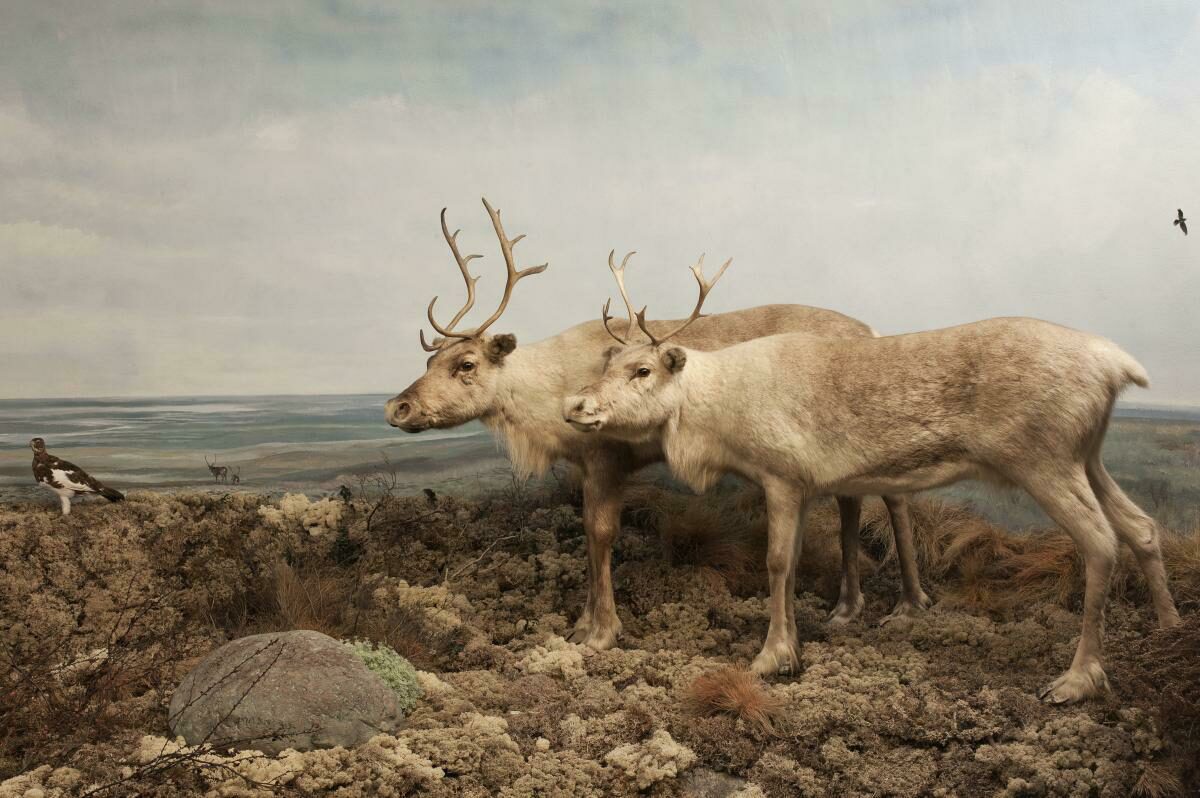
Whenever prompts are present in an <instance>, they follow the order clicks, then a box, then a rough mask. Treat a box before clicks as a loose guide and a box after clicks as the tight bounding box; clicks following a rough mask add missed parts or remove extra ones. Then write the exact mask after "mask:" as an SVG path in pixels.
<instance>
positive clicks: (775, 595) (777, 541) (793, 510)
mask: <svg viewBox="0 0 1200 798" xmlns="http://www.w3.org/2000/svg"><path fill="white" fill-rule="evenodd" d="M763 489H764V490H765V491H766V497H767V574H768V577H769V579H770V586H771V599H770V608H771V625H770V627H769V628H768V629H767V639H766V642H765V643H763V647H762V651H760V652H759V653H758V656H756V657H755V658H754V662H752V663H751V664H750V670H752V671H754V672H755V673H757V674H759V675H760V676H765V675H767V674H770V673H784V674H787V673H796V672H797V671H799V669H800V635H799V633H798V632H797V631H796V616H795V611H794V601H793V600H792V598H791V597H789V596H788V592H789V590H794V589H795V572H796V561H797V560H798V559H799V556H800V549H801V546H802V544H803V540H804V538H803V531H802V530H801V529H800V523H801V519H802V518H803V517H804V514H805V511H806V510H807V505H808V502H807V500H806V497H805V495H804V494H803V493H802V492H800V491H799V490H798V489H797V488H796V487H794V486H792V485H789V484H788V483H786V482H784V481H782V480H774V479H772V480H764V482H763Z"/></svg>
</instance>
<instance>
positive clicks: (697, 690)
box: [685, 668, 784, 734]
mask: <svg viewBox="0 0 1200 798" xmlns="http://www.w3.org/2000/svg"><path fill="white" fill-rule="evenodd" d="M685 702H686V704H687V707H688V709H690V710H691V711H692V712H695V713H696V714H698V715H703V716H709V715H718V714H727V715H733V716H736V717H739V718H742V719H743V720H745V721H746V722H748V723H752V724H754V725H755V726H757V727H758V728H759V729H761V730H762V731H763V732H764V733H766V734H774V733H775V720H776V718H777V717H778V714H779V712H780V710H782V709H783V705H784V702H783V701H782V700H780V699H778V698H776V697H775V696H773V695H771V694H770V693H768V692H767V690H766V687H765V686H764V685H763V682H762V680H761V679H759V678H758V677H757V676H755V675H754V674H752V673H750V672H749V671H745V670H740V669H738V668H721V669H720V670H716V671H712V672H711V673H705V674H703V675H701V676H699V677H698V678H697V679H696V680H695V681H694V682H692V683H691V685H689V686H688V689H687V694H686V696H685Z"/></svg>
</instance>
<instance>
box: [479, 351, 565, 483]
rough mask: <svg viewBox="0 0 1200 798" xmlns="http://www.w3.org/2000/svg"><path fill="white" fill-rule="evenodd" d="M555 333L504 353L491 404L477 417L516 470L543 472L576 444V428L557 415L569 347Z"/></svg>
mask: <svg viewBox="0 0 1200 798" xmlns="http://www.w3.org/2000/svg"><path fill="white" fill-rule="evenodd" d="M558 337H561V336H558ZM558 337H556V338H550V339H547V340H545V341H540V342H538V343H536V344H533V345H531V346H527V347H517V348H516V349H515V350H514V351H513V352H512V354H510V355H509V356H508V357H507V358H505V360H504V367H503V368H502V369H501V370H500V377H499V384H498V385H497V388H496V401H495V404H494V405H493V406H492V409H491V411H490V412H488V413H486V414H485V415H484V416H483V417H482V418H481V420H482V421H483V423H484V424H485V425H486V426H487V427H488V428H489V429H491V430H492V432H494V433H495V434H496V435H497V436H498V437H499V438H500V439H501V440H503V442H504V446H505V448H506V449H507V450H508V456H509V458H510V459H511V460H512V464H513V468H514V469H515V470H516V471H517V473H518V474H519V475H521V476H531V475H539V474H544V473H546V471H547V470H549V468H550V466H551V465H553V464H554V462H555V461H556V460H559V459H561V458H563V457H567V456H569V455H570V454H571V453H572V451H573V450H574V449H575V448H576V446H575V445H574V444H573V441H572V438H573V437H575V436H578V434H579V433H576V432H574V431H573V430H572V429H571V428H570V427H569V426H568V425H567V424H566V423H565V422H564V421H563V418H562V400H563V397H564V396H565V395H566V393H567V391H568V382H569V379H568V375H569V373H570V369H569V368H568V366H567V363H568V359H569V358H568V356H569V354H570V351H569V349H568V348H566V347H563V346H562V345H561V344H560V342H559V341H558V340H557V339H558ZM575 357H576V358H578V357H579V353H578V352H576V353H575Z"/></svg>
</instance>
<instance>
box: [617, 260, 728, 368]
mask: <svg viewBox="0 0 1200 798" xmlns="http://www.w3.org/2000/svg"><path fill="white" fill-rule="evenodd" d="M731 263H733V258H730V259H729V260H727V261H725V263H723V264H722V265H721V268H720V269H719V270H718V271H717V274H716V276H715V277H713V278H712V280H711V281H709V280H706V279H704V255H701V256H700V260H698V261H696V265H695V266H693V267H692V274H694V275H695V276H696V282H697V283H699V284H700V297H699V298H698V299H697V300H696V307H695V308H693V309H692V315H691V316H689V317H688V320H687V321H685V322H684V323H683V324H681V325H679V326H678V327H676V328H675V329H674V330H671V332H669V333H667V334H666V335H664V336H663V337H661V338H655V337H654V336H653V335H651V333H650V330H648V329H647V328H646V309H645V308H642V309H641V310H639V311H638V312H637V323H638V326H639V327H641V328H642V332H644V333H645V334H646V337H647V338H649V339H650V343H652V344H653V345H654V346H659V345H660V344H662V343H664V342H666V341H667V339H669V338H673V337H675V336H676V335H679V333H681V332H683V331H684V330H686V329H687V327H688V325H689V324H691V323H692V322H694V321H695V320H696V319H698V318H700V308H701V306H702V305H704V300H705V299H706V298H707V297H708V292H709V291H711V290H712V287H713V286H714V285H716V284H717V280H720V279H721V275H722V274H724V273H725V270H726V269H728V268H729V264H731Z"/></svg>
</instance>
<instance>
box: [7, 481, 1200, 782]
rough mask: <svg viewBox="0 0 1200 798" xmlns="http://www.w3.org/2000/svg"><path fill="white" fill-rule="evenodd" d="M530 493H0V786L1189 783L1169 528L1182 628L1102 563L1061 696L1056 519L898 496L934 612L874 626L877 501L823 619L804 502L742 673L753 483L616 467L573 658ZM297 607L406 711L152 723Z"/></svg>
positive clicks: (1062, 578) (1194, 655) (751, 610)
mask: <svg viewBox="0 0 1200 798" xmlns="http://www.w3.org/2000/svg"><path fill="white" fill-rule="evenodd" d="M523 490H524V491H525V493H523V494H522V496H521V502H520V503H519V504H517V503H514V502H513V501H512V500H511V499H512V497H511V496H497V497H494V498H491V499H484V500H481V501H473V502H466V501H461V500H458V499H456V498H454V497H452V496H447V495H439V496H437V497H436V499H435V500H434V501H430V500H429V499H428V498H427V497H424V496H418V497H414V498H409V497H401V496H398V495H396V493H395V491H394V490H391V489H389V487H388V483H387V482H386V481H384V482H382V483H377V484H375V485H374V488H373V489H372V490H360V491H359V492H357V493H353V494H352V495H351V496H349V497H348V498H338V499H335V500H333V501H332V502H331V504H335V505H336V506H337V508H338V509H335V508H334V507H332V506H331V505H327V504H324V503H322V502H313V501H310V500H304V501H300V500H295V501H292V502H286V497H285V500H279V501H277V502H267V501H266V500H264V499H262V498H260V497H256V496H253V495H250V494H230V495H226V496H212V495H207V496H206V495H191V494H181V495H175V496H162V495H154V494H145V493H134V494H132V495H131V496H130V499H129V501H127V502H126V503H124V504H122V505H120V506H116V505H114V506H111V507H108V506H105V507H99V506H85V507H82V508H80V509H79V512H77V513H75V514H73V515H72V516H70V517H67V518H59V517H57V516H56V515H54V514H53V513H51V512H49V511H47V510H45V509H42V508H30V507H24V506H8V507H0V630H3V643H4V647H3V649H2V651H0V654H2V657H3V658H2V659H0V678H2V679H3V681H2V682H0V684H2V685H3V693H2V694H0V714H2V715H3V717H4V723H3V724H0V781H3V780H4V779H6V778H9V777H15V776H17V775H18V774H40V775H37V776H36V778H35V777H34V776H27V777H22V778H25V781H23V782H20V783H21V784H22V785H25V786H22V788H21V792H20V793H16V794H24V791H25V790H26V789H35V788H36V789H42V790H43V794H44V795H46V796H47V798H55V796H58V795H74V794H78V793H80V792H82V791H83V790H84V789H85V787H87V786H88V785H92V786H95V785H101V784H113V785H114V787H113V788H112V789H111V790H110V793H111V794H121V790H122V789H124V787H123V786H121V785H125V786H128V785H127V784H126V783H125V782H122V781H121V780H122V779H123V778H127V777H128V776H129V775H130V772H133V773H141V775H139V777H138V778H141V777H142V776H145V779H143V780H142V782H140V783H143V784H146V785H151V787H152V788H153V789H147V790H146V793H147V794H156V795H161V796H172V795H180V796H182V795H195V794H202V793H204V792H207V791H217V792H224V793H226V794H239V795H240V794H245V795H251V794H264V795H265V794H268V793H267V790H268V789H273V790H275V791H276V792H277V793H282V794H286V793H287V792H288V791H295V792H297V793H298V794H313V795H319V794H328V793H331V792H333V791H335V790H339V789H346V790H350V791H349V792H347V793H346V794H364V795H366V794H371V792H370V791H371V790H375V791H376V792H378V791H379V790H382V789H385V785H392V786H390V787H386V788H388V789H392V790H393V792H394V793H395V794H397V795H405V794H420V795H433V796H443V795H445V796H449V795H467V796H472V795H478V796H485V795H486V796H491V795H504V796H524V795H559V794H569V795H589V794H590V795H613V794H615V795H622V794H630V795H632V794H634V793H636V792H637V791H638V790H640V789H642V788H641V787H639V786H638V785H639V784H648V785H649V786H648V787H646V788H645V790H646V792H648V793H649V794H656V795H677V794H680V789H681V788H680V787H679V783H680V781H679V774H681V773H683V772H684V771H685V770H687V769H688V768H700V767H704V768H708V769H711V770H717V771H720V772H723V773H725V774H729V775H730V776H732V777H735V778H737V779H743V780H749V781H750V782H753V785H755V786H757V787H758V788H760V789H761V790H762V791H763V792H764V794H766V795H781V796H782V795H787V796H793V795H806V794H807V795H872V794H881V795H882V794H893V795H919V794H926V793H930V792H932V791H933V790H934V789H935V788H938V787H943V788H945V789H946V790H948V791H950V792H952V793H957V794H1000V793H1002V792H1003V791H1004V790H1005V789H1010V788H1011V789H1012V790H1015V791H1016V792H1022V794H1030V795H1041V794H1045V795H1053V794H1068V793H1070V792H1071V791H1072V790H1075V791H1076V792H1079V793H1080V794H1085V793H1086V791H1087V790H1088V789H1092V787H1089V786H1088V784H1091V783H1092V782H1086V783H1085V782H1084V781H1071V779H1073V778H1077V777H1078V778H1083V777H1082V776H1073V775H1071V774H1072V773H1073V772H1074V771H1071V770H1070V769H1069V768H1068V767H1067V766H1066V765H1061V766H1060V765H1059V764H1056V763H1060V762H1063V763H1070V762H1073V761H1075V760H1074V758H1075V757H1080V758H1088V757H1091V758H1092V759H1093V760H1094V761H1095V762H1096V763H1099V764H1097V765H1096V768H1098V769H1096V770H1094V771H1089V773H1092V775H1091V776H1089V777H1088V778H1102V779H1103V780H1106V783H1108V784H1110V785H1112V789H1114V790H1117V792H1115V793H1113V794H1129V793H1131V792H1135V791H1136V792H1137V793H1138V794H1144V795H1178V794H1181V792H1180V791H1181V790H1183V789H1194V788H1195V787H1196V785H1197V779H1198V778H1200V774H1197V773H1196V772H1195V770H1194V766H1192V765H1190V764H1189V763H1194V762H1195V761H1197V758H1198V757H1197V753H1198V750H1200V745H1198V742H1197V741H1198V738H1200V728H1197V724H1198V720H1197V719H1198V717H1200V715H1198V713H1197V708H1198V706H1200V697H1198V696H1197V694H1196V692H1195V690H1196V685H1197V684H1200V673H1198V672H1197V670H1196V669H1197V667H1198V666H1197V663H1198V662H1200V632H1198V631H1197V625H1196V624H1197V617H1198V616H1197V615H1196V607H1197V605H1196V601H1197V599H1200V535H1197V534H1195V533H1193V534H1191V535H1188V536H1184V535H1170V536H1168V537H1167V539H1166V541H1165V545H1164V549H1165V553H1166V557H1167V560H1168V569H1169V572H1170V574H1171V578H1172V588H1173V590H1174V591H1175V594H1176V597H1177V598H1178V600H1179V601H1180V606H1181V610H1182V611H1183V613H1184V616H1185V624H1184V625H1183V626H1182V627H1181V628H1180V629H1177V630H1171V631H1169V632H1161V633H1160V632H1151V630H1152V628H1153V623H1152V613H1151V612H1150V610H1149V607H1148V605H1147V602H1146V601H1145V596H1144V595H1142V587H1141V584H1140V577H1138V576H1137V572H1136V569H1135V568H1133V567H1132V563H1126V564H1125V565H1123V567H1122V570H1121V573H1120V575H1119V576H1118V579H1117V584H1116V585H1115V589H1114V593H1115V597H1116V600H1115V602H1114V606H1113V611H1112V612H1111V613H1110V620H1109V641H1110V649H1111V663H1112V664H1111V667H1110V675H1111V677H1112V679H1113V683H1114V686H1115V690H1116V692H1115V694H1114V695H1113V696H1110V697H1109V698H1107V699H1105V700H1101V701H1097V702H1093V703H1091V704H1089V705H1087V706H1085V707H1082V708H1078V709H1075V710H1062V709H1055V708H1049V707H1046V706H1044V705H1042V704H1040V703H1038V702H1037V701H1036V700H1035V699H1034V698H1032V693H1033V691H1034V690H1035V689H1036V688H1037V687H1038V686H1039V685H1040V684H1041V682H1042V681H1043V680H1044V679H1045V678H1046V677H1047V676H1049V675H1050V674H1052V673H1054V672H1056V670H1057V669H1059V668H1061V667H1062V664H1063V658H1062V656H1061V652H1062V650H1066V649H1064V647H1066V646H1069V645H1070V643H1071V639H1072V637H1073V635H1074V634H1075V633H1076V632H1077V618H1076V617H1075V616H1073V615H1071V614H1070V612H1071V611H1072V609H1073V608H1074V607H1075V605H1076V603H1077V602H1078V601H1079V593H1080V590H1081V587H1082V582H1081V580H1080V575H1079V571H1078V565H1077V563H1076V560H1075V557H1074V554H1073V552H1072V551H1071V549H1070V548H1069V544H1067V543H1065V538H1064V536H1063V535H1061V534H1060V533H1056V532H1046V533H1031V534H1028V535H1014V534H1011V533H1008V532H1006V531H1004V530H1003V529H1000V528H999V527H996V526H993V525H991V524H988V523H987V522H985V521H983V520H981V519H980V518H978V517H977V516H975V515H973V514H971V513H969V512H967V511H965V510H962V509H961V508H958V507H955V506H952V505H948V504H945V503H942V502H938V501H933V500H918V501H914V502H913V503H912V505H913V515H914V533H915V536H916V540H917V544H918V547H919V552H918V554H919V558H920V562H921V566H922V575H923V577H924V579H925V583H926V585H927V588H928V589H929V590H930V592H931V593H933V594H935V595H937V596H938V597H939V599H940V603H939V606H938V607H937V608H935V609H934V610H933V611H932V612H931V614H929V615H927V616H925V617H923V618H921V619H918V620H917V621H916V622H915V623H914V624H913V626H912V627H911V628H910V629H896V628H894V627H891V626H889V627H883V628H879V627H876V626H875V621H877V620H878V618H879V617H881V616H882V615H883V614H885V613H886V612H887V611H888V610H889V609H890V608H891V605H892V603H893V602H894V598H895V595H896V591H897V580H896V566H895V561H894V560H895V558H894V555H893V554H892V551H891V545H892V544H891V540H892V538H891V531H890V528H889V527H888V525H887V520H886V513H885V512H884V509H883V507H882V504H881V503H877V502H874V501H868V502H867V503H866V506H865V507H864V521H863V554H862V565H863V567H862V572H863V574H864V578H865V580H866V583H865V586H864V587H865V591H866V594H867V599H868V606H867V608H866V610H865V611H864V616H863V618H862V620H861V621H859V622H856V623H855V624H852V625H851V626H850V627H847V628H846V629H844V630H837V631H834V630H830V629H828V628H827V627H825V626H824V624H823V619H824V615H825V612H826V611H827V608H828V599H830V598H831V597H832V596H834V595H836V592H837V577H838V568H839V560H840V553H839V550H838V543H837V538H838V535H837V516H836V509H835V507H834V506H833V503H832V502H828V503H822V504H821V506H818V507H816V508H814V512H813V514H812V516H811V527H810V532H809V534H808V536H807V538H806V540H805V552H804V561H805V564H804V568H802V570H801V571H800V573H799V576H798V589H799V591H800V595H799V596H798V598H797V615H798V621H799V626H800V630H801V635H802V643H803V648H804V651H803V664H804V668H805V670H804V672H803V673H802V674H800V675H798V676H796V677H792V678H786V679H785V678H780V679H771V680H768V681H767V682H763V681H761V680H758V679H755V678H754V677H753V676H751V675H750V674H749V673H747V672H746V671H745V670H744V665H745V663H746V662H747V661H748V659H749V657H750V656H752V655H753V653H754V650H755V648H756V643H757V641H758V640H759V639H760V638H761V635H762V633H763V632H764V630H765V623H766V612H765V605H764V601H763V598H762V596H763V592H764V589H765V580H764V579H763V576H762V573H761V571H762V569H761V568H760V567H759V566H758V563H760V562H761V560H762V545H763V531H764V529H763V526H762V521H763V518H762V511H761V500H760V499H759V498H758V494H757V492H756V491H741V490H728V491H717V492H714V493H712V494H710V495H709V496H707V497H704V498H702V499H696V498H695V497H691V496H686V495H683V494H680V493H677V492H674V491H672V490H669V489H667V488H663V487H656V486H638V487H635V488H632V489H631V490H630V496H629V502H628V506H629V510H628V512H627V514H626V516H625V529H624V531H623V534H622V535H621V536H620V538H619V539H618V541H617V545H616V549H615V552H614V579H615V582H616V587H617V591H618V599H619V603H620V606H619V612H620V613H621V617H622V621H623V623H624V624H625V633H624V635H623V637H622V641H621V648H620V649H617V650H613V651H608V652H582V651H580V650H579V649H577V647H575V646H572V645H571V644H569V643H566V642H565V641H563V640H562V637H564V636H565V635H566V634H567V633H568V632H569V630H570V626H571V623H572V622H573V621H574V618H575V615H576V613H577V612H578V611H579V608H580V607H581V606H582V601H583V595H584V585H585V580H584V568H585V564H584V563H585V558H584V541H583V532H582V525H581V522H580V519H579V514H578V509H577V500H578V494H577V492H575V491H574V486H573V484H572V483H571V482H570V481H569V480H568V479H565V478H564V479H563V480H561V481H559V482H557V483H555V482H549V483H547V484H545V485H541V486H537V485H532V486H526V487H524V488H523ZM285 509H286V512H285ZM447 576H451V577H452V578H450V579H447ZM294 628H307V629H316V630H318V631H322V632H325V633H327V634H330V635H333V636H336V637H342V638H363V639H368V640H372V641H374V642H377V643H384V644H386V645H389V646H391V647H392V648H394V649H396V650H397V651H399V652H400V653H401V654H403V655H405V656H406V657H408V658H409V659H410V660H411V661H412V662H413V663H414V664H415V665H416V666H417V667H418V668H419V669H421V670H422V671H425V672H427V674H428V675H427V676H425V677H423V678H425V679H426V684H425V686H426V695H427V699H426V701H425V702H423V703H422V704H421V705H419V706H418V708H417V709H416V710H415V712H414V714H413V716H412V717H411V719H410V720H411V724H410V727H409V728H408V729H406V730H405V731H404V732H403V733H401V734H400V735H399V736H398V737H396V738H392V737H381V738H376V740H375V741H372V743H371V744H370V745H369V746H366V747H364V749H363V750H362V751H357V752H335V753H330V752H314V753H312V754H305V755H296V756H295V757H293V758H279V759H272V758H266V759H262V758H261V757H260V758H259V759H256V760H254V761H253V762H252V761H250V760H246V761H236V760H230V759H228V758H222V757H216V758H215V759H211V758H208V757H211V756H215V755H213V754H211V753H209V752H192V751H180V750H177V749H174V748H172V747H171V745H168V744H167V743H168V742H169V741H164V740H162V739H161V737H162V736H163V735H165V733H166V706H167V701H168V699H169V697H170V696H169V693H170V689H171V688H172V687H173V686H174V685H175V684H177V683H178V681H179V678H180V677H181V676H182V675H183V673H184V672H186V670H187V669H188V668H189V667H190V666H191V665H192V664H194V663H195V662H196V661H197V659H198V658H199V657H200V656H202V655H203V654H204V653H207V651H209V650H211V649H212V648H213V647H215V646H217V645H219V644H220V643H222V642H224V641H225V640H227V639H231V638H233V637H239V636H242V635H247V634H253V633H257V632H264V631H274V630H284V629H294ZM430 680H432V681H430ZM1130 713H1132V714H1130ZM148 735H149V736H148ZM172 745H173V744H172ZM157 753H163V754H164V755H166V756H168V757H174V758H175V759H174V760H171V761H175V760H178V761H177V762H176V765H177V766H168V765H170V762H168V760H162V761H160V762H159V763H158V764H154V760H155V757H154V755H155V754H157ZM610 755H611V756H610ZM192 762H195V763H200V764H198V765H197V766H196V767H191V766H190V765H189V763H192ZM380 763H387V764H386V767H385V766H384V765H383V764H380ZM41 766H44V767H45V768H46V769H45V770H44V771H43V770H41V769H39V767H41ZM160 766H162V767H160ZM123 767H124V768H129V769H130V772H123V771H122V770H121V768H123ZM138 768H147V770H146V771H145V772H141V771H138ZM1189 768H1191V769H1189ZM76 771H78V774H81V775H78V777H77V778H76V777H75V776H72V775H71V773H74V772H76ZM347 774H353V776H352V778H353V779H356V780H357V781H354V782H353V784H352V788H351V787H347V786H346V785H347V781H346V779H347V778H351V777H350V776H348V775H347ZM1097 774H1099V775H1097ZM151 776H152V777H153V778H151ZM73 779H74V780H73ZM134 781H137V779H135V780H134ZM151 782H153V784H151ZM15 783H16V782H14V784H15ZM1021 784H1028V785H1031V786H1029V787H1028V788H1026V787H1020V789H1019V790H1017V789H1016V788H1015V787H1012V785H1018V786H1019V785H1021ZM54 785H74V786H59V787H56V786H54ZM396 785H404V786H396ZM564 785H566V786H564ZM55 790H58V792H55ZM356 791H357V792H356ZM0 794H3V792H2V791H0Z"/></svg>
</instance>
